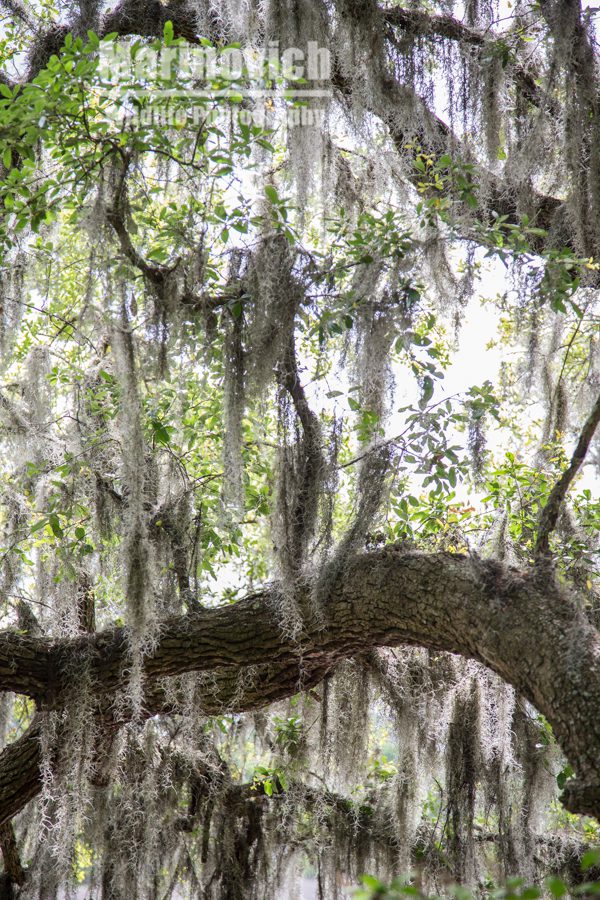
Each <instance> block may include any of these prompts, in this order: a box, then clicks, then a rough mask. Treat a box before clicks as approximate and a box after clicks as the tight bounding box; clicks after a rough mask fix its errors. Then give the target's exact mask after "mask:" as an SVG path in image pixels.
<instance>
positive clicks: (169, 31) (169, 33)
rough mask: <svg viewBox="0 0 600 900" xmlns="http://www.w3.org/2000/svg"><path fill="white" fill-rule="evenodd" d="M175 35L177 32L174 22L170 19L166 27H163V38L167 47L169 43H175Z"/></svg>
mask: <svg viewBox="0 0 600 900" xmlns="http://www.w3.org/2000/svg"><path fill="white" fill-rule="evenodd" d="M174 36H175V32H174V30H173V23H172V22H171V20H170V19H169V21H168V22H165V27H164V29H163V38H164V41H165V44H166V45H167V47H168V46H169V44H171V43H173V38H174Z"/></svg>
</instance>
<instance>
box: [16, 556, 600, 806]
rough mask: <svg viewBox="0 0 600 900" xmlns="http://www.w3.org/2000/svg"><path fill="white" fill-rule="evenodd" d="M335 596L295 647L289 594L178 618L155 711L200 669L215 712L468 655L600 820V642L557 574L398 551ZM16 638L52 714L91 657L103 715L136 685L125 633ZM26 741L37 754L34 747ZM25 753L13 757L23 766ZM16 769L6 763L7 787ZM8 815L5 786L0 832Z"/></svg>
mask: <svg viewBox="0 0 600 900" xmlns="http://www.w3.org/2000/svg"><path fill="white" fill-rule="evenodd" d="M305 590H306V591H307V592H309V591H310V586H306V588H305ZM329 596H330V599H329V601H328V603H327V605H326V607H325V609H324V610H323V620H319V621H310V620H307V621H306V622H305V624H304V630H303V632H302V634H301V635H300V636H299V637H298V638H297V639H294V640H292V639H288V638H286V637H284V635H283V634H282V632H281V629H280V628H279V625H278V621H277V600H278V591H277V590H276V589H273V590H269V589H266V590H265V591H264V592H262V593H261V594H254V595H251V596H249V597H247V598H246V599H244V600H241V601H239V602H237V603H235V604H232V605H227V606H223V607H220V608H216V609H203V610H201V611H199V612H198V613H195V614H193V615H187V616H180V617H178V618H175V619H170V620H168V621H167V622H165V624H164V625H163V628H162V632H161V634H160V636H159V638H158V640H157V643H156V646H155V649H154V650H153V652H152V653H151V654H149V655H148V656H147V657H146V658H145V660H144V676H145V684H146V707H147V712H148V714H153V713H154V712H160V711H162V712H169V711H173V709H174V708H176V703H175V706H174V700H173V697H174V696H175V695H176V691H169V690H168V682H165V680H164V679H165V678H166V677H167V676H175V675H182V674H185V673H187V672H202V673H205V674H206V681H205V682H203V684H205V688H204V691H203V708H202V710H201V712H202V713H204V714H206V715H211V714H213V713H214V712H216V711H220V712H223V711H224V710H228V711H242V710H247V709H256V708H259V707H261V706H266V705H268V704H269V703H271V702H273V700H275V699H282V698H284V697H286V696H291V695H292V694H294V693H296V692H297V691H298V690H301V689H302V688H307V687H311V686H312V685H314V684H316V683H317V682H318V681H319V680H320V679H321V678H322V677H323V676H324V675H325V674H326V673H327V671H329V670H330V669H331V668H332V667H333V666H335V665H336V663H338V662H339V661H340V660H342V659H345V658H347V657H349V656H355V655H356V654H359V653H364V652H368V651H369V650H371V649H373V648H375V647H395V646H401V645H406V644H409V645H418V646H423V647H429V648H432V649H436V650H445V651H450V652H453V653H460V654H461V655H463V656H465V657H468V658H471V659H476V660H479V661H480V662H483V663H484V664H485V665H487V666H489V667H490V668H491V669H493V670H494V671H495V672H497V673H498V674H499V675H500V676H501V677H502V678H504V679H505V680H506V681H507V682H509V683H511V684H513V685H514V687H515V688H516V689H517V691H519V692H520V693H521V694H522V695H523V696H524V697H526V698H527V699H528V700H529V701H530V702H531V703H533V705H534V706H535V707H536V708H537V709H538V710H539V711H540V712H541V713H542V714H543V715H544V716H546V718H547V719H548V721H549V722H550V723H551V725H552V727H553V728H554V732H555V734H556V737H557V740H558V741H559V743H561V745H562V748H563V750H564V752H565V753H566V755H567V757H568V758H569V760H570V762H571V764H572V766H573V768H574V769H575V771H576V772H577V775H578V782H577V790H578V791H579V793H578V794H577V795H575V794H574V793H573V790H574V789H575V785H573V786H572V790H571V794H572V796H573V797H575V796H577V799H576V800H574V801H573V802H574V803H576V804H577V811H578V812H586V813H591V814H594V815H597V814H598V813H600V771H599V766H598V759H599V758H600V753H599V748H600V720H599V719H598V716H597V708H598V703H599V702H600V636H599V635H598V632H597V631H596V630H595V629H594V628H593V627H592V625H591V624H590V623H589V621H588V620H587V618H586V617H585V615H584V614H583V612H581V611H580V610H578V609H577V607H576V605H575V604H574V603H573V602H571V601H570V600H569V598H568V597H567V596H564V595H563V594H562V593H561V592H560V591H559V589H558V588H556V587H554V586H553V585H552V584H549V583H548V578H547V577H544V579H541V578H539V575H538V573H537V572H535V571H533V572H531V573H523V572H518V571H516V570H513V569H509V568H507V567H504V566H502V565H500V564H498V563H493V562H491V561H482V560H477V559H470V558H467V557H464V556H460V555H452V554H445V553H438V554H419V553H409V554H405V553H402V552H401V551H400V550H398V549H397V548H395V547H394V546H392V547H391V548H384V549H383V550H381V551H377V552H372V553H366V554H359V555H356V556H354V557H352V558H350V559H349V560H348V561H347V563H346V565H345V567H344V569H343V571H342V572H341V573H340V575H339V577H338V579H337V581H336V582H335V583H334V585H333V586H332V590H331V593H330V595H329ZM305 599H306V598H305ZM300 600H302V598H300ZM301 605H302V606H304V604H301ZM306 607H307V608H308V604H306ZM3 640H4V642H5V653H4V655H5V656H7V653H6V642H7V641H12V647H13V648H14V653H13V656H14V657H15V663H16V665H17V669H20V670H23V669H25V668H26V665H25V663H26V662H27V660H29V662H30V663H31V664H32V665H34V666H36V667H37V670H38V671H41V669H42V668H43V667H44V666H45V667H46V669H45V670H46V671H47V672H50V673H53V679H52V680H51V683H50V685H51V686H50V688H49V689H48V690H47V691H46V694H45V696H44V697H43V705H47V706H60V705H61V702H65V701H64V700H62V697H64V696H66V692H67V689H68V686H69V683H70V681H71V680H72V673H73V671H74V664H76V667H77V668H78V669H80V668H81V665H82V660H86V661H87V662H86V665H87V672H88V673H89V677H90V680H91V683H92V684H93V685H94V690H95V694H96V697H95V700H96V702H97V704H98V708H102V706H103V704H104V705H106V704H107V703H109V702H112V701H113V700H114V694H115V692H116V691H118V690H120V689H122V688H124V687H126V685H127V683H128V668H129V666H130V655H129V645H128V640H127V632H126V630H125V629H123V628H116V629H109V630H107V631H105V632H100V633H98V634H94V635H82V636H80V637H77V638H73V639H64V640H60V641H56V642H54V643H50V642H48V641H45V640H43V639H37V640H36V639H34V638H24V637H23V636H18V635H16V636H15V635H13V636H11V635H4V636H3ZM36 648H37V649H36ZM23 650H26V651H27V652H26V653H24V652H23ZM17 660H18V663H17ZM48 667H49V668H48ZM3 676H4V678H3V680H2V682H1V686H2V688H4V689H11V690H12V689H14V684H15V676H14V675H10V673H8V672H7V670H6V667H5V670H4V672H3ZM7 679H8V683H6V682H7ZM37 690H38V695H39V693H40V689H39V687H38V688H37ZM63 692H64V693H63ZM124 715H125V717H126V714H124ZM117 724H118V723H117ZM21 743H22V744H23V745H27V741H26V739H25V738H22V739H21ZM17 744H19V742H17ZM13 746H14V745H13ZM15 752H16V751H15V750H13V749H12V748H8V750H7V751H5V753H8V760H9V762H10V760H12V754H13V753H15ZM11 765H12V763H11ZM3 769H4V763H2V757H0V785H2V783H3V777H4V775H3ZM10 781H11V779H10V778H9V782H10ZM16 793H17V794H19V790H18V789H17V791H16ZM9 808H11V807H10V804H9ZM571 808H573V807H571ZM3 809H4V807H3V805H2V789H1V787H0V821H2V820H3V819H5V818H6V814H5V813H4V812H3Z"/></svg>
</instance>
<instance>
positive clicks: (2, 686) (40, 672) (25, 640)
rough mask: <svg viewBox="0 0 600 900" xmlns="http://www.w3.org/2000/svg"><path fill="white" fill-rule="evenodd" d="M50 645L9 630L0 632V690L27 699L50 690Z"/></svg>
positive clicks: (47, 641) (37, 696) (44, 694)
mask: <svg viewBox="0 0 600 900" xmlns="http://www.w3.org/2000/svg"><path fill="white" fill-rule="evenodd" d="M51 647H52V645H51V642H50V641H49V640H45V639H44V638H39V637H32V636H30V635H27V634H16V633H13V632H10V631H5V632H2V633H0V690H1V691H14V692H15V693H16V694H25V695H26V696H28V697H33V698H34V699H35V698H43V697H48V696H49V694H50V693H51V691H52V683H53V679H52V663H51Z"/></svg>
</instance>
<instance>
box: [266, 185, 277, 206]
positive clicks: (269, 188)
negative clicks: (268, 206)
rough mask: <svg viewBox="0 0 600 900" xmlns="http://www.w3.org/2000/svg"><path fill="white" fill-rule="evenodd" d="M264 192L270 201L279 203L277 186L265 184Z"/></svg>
mask: <svg viewBox="0 0 600 900" xmlns="http://www.w3.org/2000/svg"><path fill="white" fill-rule="evenodd" d="M265 194H266V196H267V197H268V199H269V200H270V201H271V203H279V194H278V193H277V188H276V187H275V186H274V185H272V184H267V185H266V186H265Z"/></svg>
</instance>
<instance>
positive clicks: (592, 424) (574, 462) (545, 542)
mask: <svg viewBox="0 0 600 900" xmlns="http://www.w3.org/2000/svg"><path fill="white" fill-rule="evenodd" d="M599 423H600V395H599V396H598V399H597V400H596V402H595V404H594V406H593V408H592V411H591V413H590V414H589V416H588V418H587V419H586V422H585V425H584V426H583V428H582V430H581V434H580V435H579V440H578V441H577V446H576V447H575V451H574V453H573V456H572V457H571V462H570V463H569V466H568V468H567V469H565V471H564V472H563V474H562V475H561V476H560V478H559V479H558V481H557V482H556V484H555V485H554V487H553V488H552V490H551V492H550V496H549V497H548V502H547V503H546V505H545V506H544V508H543V510H542V514H541V516H540V523H539V527H538V533H537V539H536V543H535V555H536V556H537V557H540V556H546V555H548V553H549V550H550V535H551V534H552V532H553V531H554V529H555V528H556V523H557V522H558V517H559V515H560V511H561V507H562V504H563V502H564V499H565V497H566V495H567V491H568V490H569V488H570V486H571V483H572V481H573V479H574V478H575V476H576V475H577V473H578V472H579V470H580V468H581V466H582V465H583V461H584V460H585V457H586V456H587V452H588V450H589V447H590V444H591V442H592V438H593V437H594V434H595V432H596V428H597V427H598V424H599Z"/></svg>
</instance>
